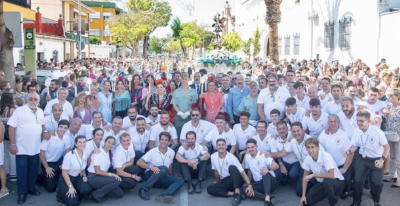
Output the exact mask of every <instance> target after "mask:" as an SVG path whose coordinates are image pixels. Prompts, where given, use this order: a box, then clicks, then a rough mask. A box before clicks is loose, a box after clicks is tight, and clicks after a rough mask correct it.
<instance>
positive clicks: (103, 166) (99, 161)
mask: <svg viewBox="0 0 400 206" xmlns="http://www.w3.org/2000/svg"><path fill="white" fill-rule="evenodd" d="M109 153H110V152H106V151H104V149H103V148H102V147H101V148H100V153H98V154H93V155H92V161H91V162H90V166H89V167H88V171H89V172H91V173H96V171H95V170H94V166H100V170H101V171H103V172H107V171H108V169H109V168H110V165H111V161H110V154H109Z"/></svg>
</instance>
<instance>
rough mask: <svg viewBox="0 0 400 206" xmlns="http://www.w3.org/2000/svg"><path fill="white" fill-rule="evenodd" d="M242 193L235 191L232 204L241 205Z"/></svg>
mask: <svg viewBox="0 0 400 206" xmlns="http://www.w3.org/2000/svg"><path fill="white" fill-rule="evenodd" d="M240 201H241V200H240V194H239V193H234V194H233V200H232V205H235V206H236V205H239V204H240Z"/></svg>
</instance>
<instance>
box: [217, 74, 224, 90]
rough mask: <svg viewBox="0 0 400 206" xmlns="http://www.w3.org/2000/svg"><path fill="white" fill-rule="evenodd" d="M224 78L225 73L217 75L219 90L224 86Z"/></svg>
mask: <svg viewBox="0 0 400 206" xmlns="http://www.w3.org/2000/svg"><path fill="white" fill-rule="evenodd" d="M223 76H224V74H223V73H218V74H217V78H216V80H217V83H218V84H217V87H218V88H220V87H221V86H222V77H223Z"/></svg>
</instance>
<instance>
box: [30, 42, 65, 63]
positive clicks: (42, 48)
mask: <svg viewBox="0 0 400 206" xmlns="http://www.w3.org/2000/svg"><path fill="white" fill-rule="evenodd" d="M40 44H42V45H40ZM54 50H57V51H58V58H57V60H58V61H59V62H62V61H64V43H63V41H60V40H54V39H48V38H42V37H37V36H36V52H37V53H39V52H43V53H44V59H45V60H46V61H48V62H49V61H50V59H51V58H53V51H54Z"/></svg>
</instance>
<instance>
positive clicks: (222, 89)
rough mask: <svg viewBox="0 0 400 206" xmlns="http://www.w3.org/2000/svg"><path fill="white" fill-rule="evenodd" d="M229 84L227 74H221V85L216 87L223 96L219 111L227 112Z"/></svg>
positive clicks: (229, 78) (229, 80)
mask: <svg viewBox="0 0 400 206" xmlns="http://www.w3.org/2000/svg"><path fill="white" fill-rule="evenodd" d="M230 85H231V77H230V76H228V75H224V76H222V85H221V87H219V88H218V92H219V93H221V94H222V95H223V97H224V104H223V106H222V107H221V112H227V108H228V96H229V90H230V89H231V87H230Z"/></svg>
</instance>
